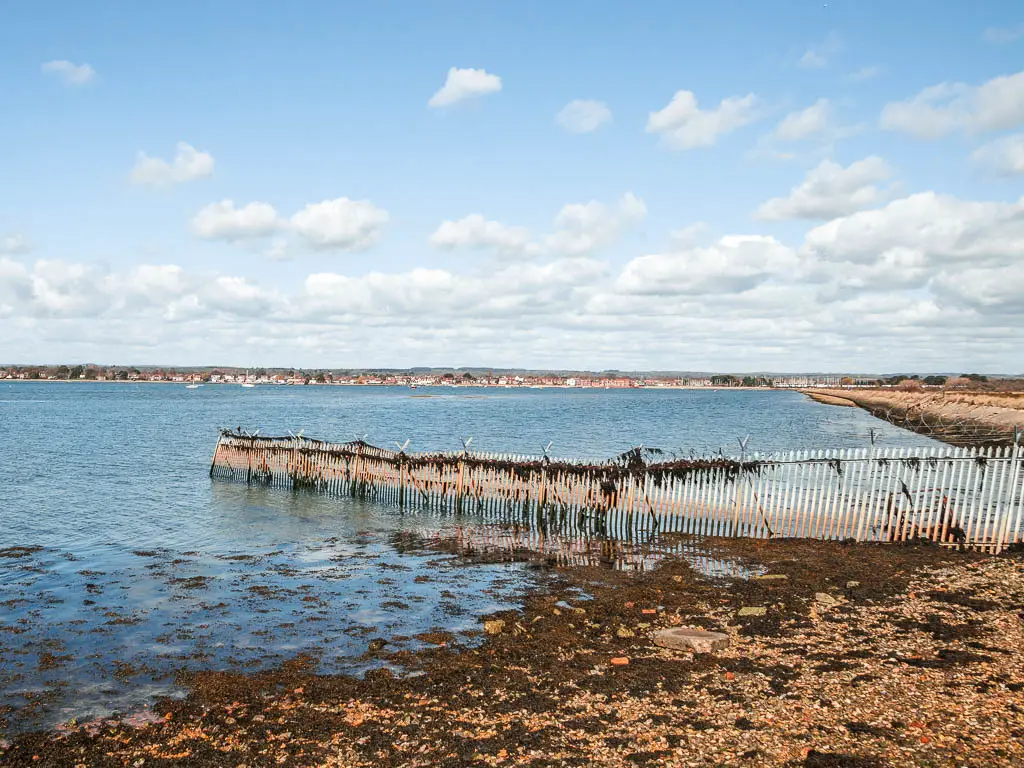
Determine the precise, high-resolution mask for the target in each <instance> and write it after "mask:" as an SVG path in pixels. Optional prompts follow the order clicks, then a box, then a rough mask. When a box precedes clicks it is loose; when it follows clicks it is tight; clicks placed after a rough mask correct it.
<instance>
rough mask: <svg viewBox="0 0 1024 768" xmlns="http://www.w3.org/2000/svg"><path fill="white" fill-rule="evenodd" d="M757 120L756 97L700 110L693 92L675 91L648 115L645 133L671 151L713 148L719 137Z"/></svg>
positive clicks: (728, 99) (732, 98)
mask: <svg viewBox="0 0 1024 768" xmlns="http://www.w3.org/2000/svg"><path fill="white" fill-rule="evenodd" d="M757 117H758V115H757V98H756V97H755V96H754V94H752V93H749V94H747V95H746V96H742V97H739V96H732V97H730V98H727V99H723V100H722V101H721V103H719V105H718V106H717V107H714V108H713V109H705V110H702V109H700V108H699V107H698V106H697V97H696V96H695V95H694V94H693V91H676V93H675V95H674V96H673V97H672V101H670V102H669V103H668V105H667V106H666V107H664V108H663V109H660V110H658V111H656V112H651V113H650V115H649V116H648V118H647V132H648V133H657V134H660V135H661V137H662V140H663V141H664V142H665V144H666V145H668V146H669V147H671V148H673V149H694V148H695V147H710V146H713V145H714V144H715V143H716V142H717V141H718V137H719V136H723V135H725V134H727V133H731V132H732V131H735V130H736V129H737V128H740V127H742V126H744V125H747V124H748V123H752V122H753V121H754V120H756V119H757Z"/></svg>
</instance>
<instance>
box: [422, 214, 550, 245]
mask: <svg viewBox="0 0 1024 768" xmlns="http://www.w3.org/2000/svg"><path fill="white" fill-rule="evenodd" d="M529 240H530V233H529V231H527V230H526V229H525V228H523V227H510V226H508V225H505V224H502V223H501V222H500V221H489V220H487V219H485V218H484V217H483V216H481V215H480V214H478V213H473V214H470V215H469V216H465V217H463V218H461V219H459V220H458V221H444V222H442V223H441V226H439V227H438V228H437V230H436V231H435V232H434V234H432V235H431V236H430V244H431V245H432V246H433V247H435V248H443V249H447V250H454V249H456V248H473V249H480V248H494V249H495V250H497V251H498V252H499V253H507V254H519V253H523V252H524V251H526V250H527V249H528V246H529V245H530V242H529Z"/></svg>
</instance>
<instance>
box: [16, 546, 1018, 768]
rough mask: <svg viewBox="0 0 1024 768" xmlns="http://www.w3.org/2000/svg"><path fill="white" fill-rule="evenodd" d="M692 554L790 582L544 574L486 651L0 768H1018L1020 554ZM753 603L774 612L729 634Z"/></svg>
mask: <svg viewBox="0 0 1024 768" xmlns="http://www.w3.org/2000/svg"><path fill="white" fill-rule="evenodd" d="M437 546H438V548H440V549H444V548H445V547H449V548H451V547H454V546H455V545H453V544H451V543H448V544H445V543H443V542H442V543H439V544H438V545H437ZM702 546H703V547H705V548H706V549H707V550H708V552H709V553H710V554H711V555H714V556H716V557H720V558H722V559H723V560H730V561H737V560H738V561H740V562H742V563H743V564H745V566H746V568H747V571H746V572H747V573H748V574H755V575H757V574H762V575H776V576H784V577H785V578H767V579H766V578H756V577H755V578H745V577H742V576H741V577H734V578H711V577H708V576H705V575H703V574H701V573H700V572H698V571H697V570H694V568H693V567H692V566H691V565H690V561H688V560H687V559H685V558H682V557H679V558H668V559H663V560H661V562H660V564H659V565H658V567H656V568H655V569H654V570H650V571H640V572H629V571H619V570H613V569H607V568H599V567H585V566H577V567H559V566H558V565H557V564H554V565H553V564H552V563H551V562H550V560H548V561H543V560H542V561H541V562H537V563H534V567H539V568H545V569H548V570H549V571H550V576H551V578H549V579H546V580H545V584H546V585H547V586H545V587H543V588H540V589H537V590H535V591H533V592H532V593H531V594H530V595H529V596H528V597H527V598H526V600H525V603H524V605H523V608H522V610H507V611H501V612H499V613H497V614H494V615H492V616H490V617H486V618H487V619H488V620H490V621H495V620H497V621H500V622H502V623H501V625H498V624H489V625H487V626H489V627H490V629H491V631H492V632H494V634H486V633H484V632H483V629H484V624H483V623H482V622H481V624H480V630H479V631H480V634H479V635H478V636H476V637H472V638H469V637H463V636H456V635H452V634H445V633H436V634H435V635H433V636H431V637H430V638H425V639H424V642H425V645H426V647H424V648H421V649H419V650H412V649H407V648H403V649H399V650H397V651H394V652H393V651H391V649H390V647H389V643H387V642H386V638H381V640H382V641H385V642H380V643H376V644H374V645H373V646H372V647H371V650H370V651H368V653H370V654H373V655H375V656H376V657H377V658H379V659H381V660H385V661H387V662H388V665H389V667H390V669H386V668H381V669H378V670H375V671H371V672H369V673H367V674H366V676H365V677H363V678H362V679H359V678H356V677H351V676H347V675H323V674H316V673H315V664H314V661H313V660H312V659H308V658H302V657H300V658H296V659H294V660H292V661H290V662H288V663H286V664H284V665H282V666H280V667H278V668H276V669H274V670H272V671H263V672H258V673H252V674H246V673H244V672H231V673H225V672H221V673H212V672H211V673H204V672H190V673H183V674H182V675H181V678H180V682H181V683H182V684H183V685H185V686H186V687H187V689H188V691H189V695H188V697H187V698H186V699H184V700H167V701H163V702H161V703H160V704H158V705H157V706H155V707H154V708H153V709H152V710H146V711H144V712H143V713H142V714H137V715H135V716H134V717H132V718H124V719H121V720H114V721H110V720H107V721H95V722H90V723H78V724H69V725H65V726H62V727H61V728H59V729H58V730H56V731H48V732H37V733H32V734H23V735H20V736H17V737H15V738H13V740H12V741H13V743H6V742H5V743H3V744H2V746H0V749H2V753H0V765H61V766H63V765H68V766H77V765H82V766H151V765H187V766H240V765H245V766H263V765H287V766H312V765H323V766H350V765H351V766H364V765H365V766H374V765H385V766H428V765H451V766H455V765H535V766H543V765H609V766H632V765H686V766H702V765H755V766H756V765H792V766H801V765H802V766H851V767H860V768H869V767H871V766H890V765H891V766H901V765H922V766H932V765H934V766H940V765H942V766H946V765H957V766H995V765H1007V766H1009V765H1019V764H1021V762H1022V761H1024V746H1022V744H1024V703H1022V698H1024V694H1022V691H1024V597H1022V595H1024V562H1022V560H1021V557H1020V554H1019V553H1016V554H1014V553H1011V554H1009V555H1005V556H1000V557H991V556H982V555H976V554H970V553H957V552H950V551H946V550H942V549H940V548H938V547H934V546H905V547H897V546H891V545H890V546H881V545H876V546H873V545H843V544H836V543H823V542H814V541H756V540H713V541H710V542H704V543H703V544H702ZM481 559H483V560H486V559H487V557H486V554H485V553H477V555H476V556H475V558H474V560H476V561H479V560H481ZM465 567H467V568H474V567H477V566H476V565H475V564H474V563H470V562H467V563H466V565H465ZM743 607H762V608H764V609H765V611H764V615H761V616H757V615H754V616H739V610H740V608H743ZM680 625H690V626H699V627H703V628H706V629H715V630H719V631H723V632H726V633H727V634H728V635H729V637H730V639H731V646H730V647H729V648H728V649H727V650H725V651H721V652H718V653H716V654H713V655H711V654H700V655H695V654H690V653H682V652H676V651H668V650H664V649H661V648H658V647H656V646H654V645H653V643H652V641H651V635H652V633H653V631H655V630H656V629H658V628H664V627H670V626H680ZM498 630H500V631H498ZM481 640H482V642H481ZM613 660H614V661H613ZM391 670H401V671H400V672H399V673H398V674H396V673H395V672H392V671H391Z"/></svg>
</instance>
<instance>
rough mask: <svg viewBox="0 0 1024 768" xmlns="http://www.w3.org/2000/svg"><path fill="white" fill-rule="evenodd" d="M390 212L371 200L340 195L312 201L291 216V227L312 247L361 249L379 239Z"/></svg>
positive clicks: (344, 249) (343, 249)
mask: <svg viewBox="0 0 1024 768" xmlns="http://www.w3.org/2000/svg"><path fill="white" fill-rule="evenodd" d="M387 221H388V212H387V211H385V210H384V209H383V208H378V207H377V206H375V205H374V204H373V203H371V202H370V201H369V200H349V199H348V198H347V197H339V198H337V199H335V200H324V201H323V202H320V203H310V204H309V205H307V206H306V207H305V208H303V209H302V210H301V211H299V212H298V213H296V214H295V215H294V216H292V218H291V222H290V223H291V229H292V230H293V231H294V232H295V233H296V234H298V235H299V236H300V237H301V238H303V240H305V241H306V244H307V245H309V246H310V247H312V248H323V249H337V250H341V251H361V250H364V249H366V248H369V247H370V246H371V245H373V244H374V243H376V242H377V240H378V239H379V237H380V233H381V230H382V229H383V227H384V225H385V224H387Z"/></svg>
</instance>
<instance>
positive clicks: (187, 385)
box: [185, 384, 203, 389]
mask: <svg viewBox="0 0 1024 768" xmlns="http://www.w3.org/2000/svg"><path fill="white" fill-rule="evenodd" d="M201 386H203V385H202V384H186V385H185V389H199V388H200V387H201Z"/></svg>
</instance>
